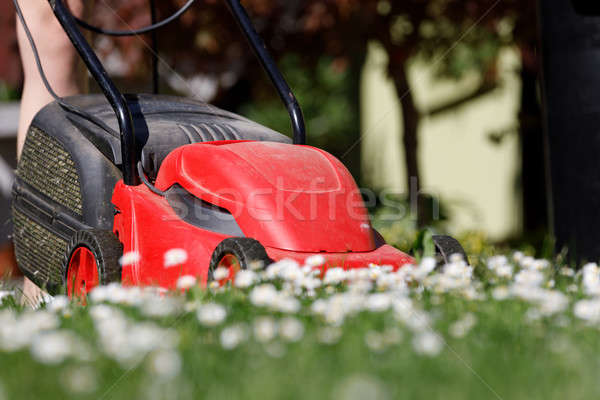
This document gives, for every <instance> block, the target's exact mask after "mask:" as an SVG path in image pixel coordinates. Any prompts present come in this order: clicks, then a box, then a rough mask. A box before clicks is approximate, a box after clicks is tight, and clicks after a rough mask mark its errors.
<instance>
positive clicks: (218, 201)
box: [12, 0, 464, 296]
mask: <svg viewBox="0 0 600 400" xmlns="http://www.w3.org/2000/svg"><path fill="white" fill-rule="evenodd" d="M193 1H194V0H190V1H189V2H188V3H186V5H185V6H184V8H182V9H181V10H180V11H179V12H178V13H177V14H176V15H174V16H171V17H169V18H168V19H167V20H163V21H161V22H158V23H154V24H153V25H152V26H150V27H147V28H144V29H140V30H137V31H129V32H128V33H133V34H137V33H147V32H150V31H151V30H153V29H158V28H160V27H161V26H164V25H165V24H166V23H167V22H170V21H171V20H173V19H174V18H175V17H177V16H179V15H181V13H182V12H183V11H185V9H186V8H187V7H189V6H190V5H191V4H192V3H193ZM226 2H227V5H228V7H229V8H230V10H231V11H232V14H233V16H234V17H235V19H236V20H237V22H238V25H239V26H240V28H241V30H242V32H243V33H244V34H245V36H246V38H247V39H248V41H249V43H250V45H251V47H252V48H253V50H254V52H255V53H256V55H257V56H258V58H259V60H260V62H261V63H262V65H263V67H264V69H265V70H266V72H267V73H268V76H269V77H270V79H271V81H272V82H273V84H274V86H275V88H276V90H277V91H278V93H279V95H280V97H281V99H282V101H283V103H284V105H285V106H286V107H287V109H288V111H289V114H290V118H291V123H292V128H293V140H290V138H288V137H287V136H285V135H283V134H280V133H278V132H275V131H273V130H271V129H269V128H267V127H264V126H261V125H259V124H257V123H255V122H252V121H250V120H248V119H246V118H243V117H241V116H239V115H235V114H233V113H230V112H226V111H223V110H220V109H218V108H216V107H214V106H211V105H208V104H205V103H202V102H199V101H196V100H192V99H187V98H179V97H170V96H161V95H155V94H130V95H123V94H121V93H120V92H119V90H118V89H117V88H116V86H115V84H114V83H113V81H112V80H111V79H110V78H109V77H108V75H107V73H106V71H105V70H104V68H103V66H102V64H101V63H100V61H99V60H98V58H97V56H96V54H95V53H94V51H93V50H92V49H91V47H90V45H89V44H88V43H87V41H86V39H85V37H84V36H83V35H82V33H81V31H80V30H79V28H78V27H77V23H78V22H79V23H80V25H82V24H83V26H87V27H88V28H91V29H92V30H96V31H97V32H100V33H107V32H106V31H103V30H102V29H100V28H97V27H93V26H90V25H88V24H86V23H84V22H82V21H77V20H76V19H75V18H74V17H73V15H72V14H71V13H70V11H69V10H68V8H67V7H66V6H65V4H64V2H63V0H50V5H51V7H52V9H53V11H54V14H55V15H56V17H57V19H58V20H59V22H60V24H61V25H62V27H63V29H64V30H65V32H66V33H67V35H68V37H69V38H70V40H71V41H72V43H73V45H74V46H75V48H76V50H77V52H78V53H79V55H80V56H81V58H82V59H83V61H84V62H85V65H86V66H87V69H88V70H89V72H90V74H91V76H92V78H93V79H95V81H96V82H97V83H98V85H99V87H100V88H101V90H102V92H103V94H102V95H99V94H96V95H83V96H73V97H68V98H60V97H58V96H55V101H54V102H52V103H50V104H49V105H47V106H46V107H44V108H43V109H42V110H41V111H40V112H39V113H38V114H37V115H36V116H35V118H34V120H33V122H32V123H31V126H30V128H29V131H28V134H27V138H26V141H25V145H24V149H23V152H22V154H21V157H20V160H19V164H18V168H17V177H16V180H15V184H14V188H13V202H12V212H13V218H14V243H15V248H16V256H17V261H18V265H19V267H20V269H21V270H22V272H23V273H24V274H25V275H26V276H27V277H28V278H29V279H31V280H32V281H33V282H35V283H36V284H37V285H39V286H41V287H44V288H46V289H47V290H48V291H50V292H57V291H59V290H61V288H62V289H63V290H64V289H66V291H67V293H68V294H69V295H70V296H73V295H85V294H86V293H87V292H89V291H90V290H91V289H93V288H94V287H95V286H97V285H99V284H107V283H109V282H113V281H121V282H123V284H127V285H157V286H160V287H164V288H174V287H175V286H176V282H177V280H178V278H179V277H181V276H183V275H193V276H196V277H198V279H199V281H200V282H202V283H203V284H206V283H207V282H209V281H210V280H211V279H213V271H215V270H216V269H217V268H219V267H224V268H228V269H229V271H230V278H232V277H233V276H234V274H235V272H236V271H238V270H240V269H245V268H248V267H249V265H251V264H252V263H253V262H260V263H263V265H266V264H268V263H271V262H273V261H278V260H282V259H286V258H287V259H292V260H296V261H298V262H300V263H303V262H304V261H305V260H306V259H307V258H308V257H310V256H315V255H319V256H322V260H323V261H324V262H323V265H324V268H326V267H328V266H342V267H344V268H358V267H366V266H368V265H369V264H370V263H374V264H380V265H381V264H386V265H392V266H394V267H395V268H399V267H401V266H402V265H405V264H407V263H412V262H414V260H413V258H412V257H410V256H409V255H407V254H405V253H403V252H401V251H399V250H397V249H395V248H394V247H392V246H390V245H387V244H385V241H384V240H383V238H382V237H381V235H379V234H378V233H377V232H376V231H375V230H374V229H373V228H372V226H371V223H370V220H369V216H368V213H367V210H366V208H365V206H364V203H363V200H362V197H361V194H360V191H359V189H358V187H357V185H356V183H355V182H354V180H353V178H352V176H351V175H350V173H349V172H348V170H347V169H346V168H345V167H344V165H343V164H342V163H341V162H340V161H339V160H337V159H336V158H335V157H333V156H332V155H330V154H328V153H327V152H325V151H323V150H320V149H317V148H314V147H310V146H306V145H305V137H306V135H305V126H304V120H303V116H302V111H301V109H300V106H299V104H298V102H297V101H296V98H295V97H294V95H293V93H292V91H291V89H290V88H289V86H288V84H287V83H286V81H285V79H284V78H283V76H282V74H281V73H280V71H279V70H278V69H277V66H276V64H275V62H274V60H273V59H272V57H271V55H270V54H269V52H268V50H267V48H266V46H265V45H264V43H263V42H262V40H261V39H260V37H259V36H258V34H257V33H256V31H255V29H254V27H253V26H252V23H251V22H250V19H249V17H248V15H247V13H246V11H245V9H244V8H243V6H242V5H241V4H240V2H239V0H226ZM15 5H16V6H17V14H18V16H19V18H21V21H22V22H23V25H24V26H25V27H26V23H25V21H23V19H22V13H20V10H19V8H18V2H17V1H15ZM26 33H27V34H28V37H29V40H30V42H31V44H32V48H33V50H34V53H36V54H35V56H36V60H37V61H38V67H39V68H40V73H41V74H42V76H44V75H43V69H42V68H41V66H40V65H39V58H38V57H37V51H36V49H35V44H34V43H33V40H32V38H31V35H30V34H29V32H28V30H27V29H26ZM109 33H110V32H109ZM112 33H113V34H126V33H127V32H126V33H123V32H112ZM46 86H47V87H48V90H49V91H50V92H51V93H53V92H52V89H51V88H50V87H49V85H46ZM434 242H435V244H436V247H437V249H438V253H439V254H440V256H441V257H442V258H443V259H444V260H447V258H448V257H449V256H450V255H451V254H453V253H460V254H462V255H464V251H463V249H462V248H461V247H460V244H459V243H458V242H457V241H456V240H454V239H452V238H450V237H447V236H439V237H435V238H434Z"/></svg>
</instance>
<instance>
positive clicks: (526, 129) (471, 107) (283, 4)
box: [0, 0, 548, 248]
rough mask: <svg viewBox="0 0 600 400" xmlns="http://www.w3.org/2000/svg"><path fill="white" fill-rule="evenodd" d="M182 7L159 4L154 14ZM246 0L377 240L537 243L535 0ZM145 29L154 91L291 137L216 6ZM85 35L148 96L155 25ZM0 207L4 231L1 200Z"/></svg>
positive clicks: (1, 85)
mask: <svg viewBox="0 0 600 400" xmlns="http://www.w3.org/2000/svg"><path fill="white" fill-rule="evenodd" d="M182 3H183V2H182V1H177V0H161V1H158V2H157V6H158V11H157V14H158V19H162V18H164V17H166V16H168V15H170V14H172V13H173V12H175V11H176V10H177V9H178V8H179V7H180V6H181V5H182ZM243 4H244V5H245V6H246V7H247V9H248V11H249V14H250V15H251V17H252V19H253V21H254V22H255V25H256V27H257V30H258V31H259V33H260V34H261V35H262V36H263V38H264V39H265V42H266V44H267V46H268V47H269V48H270V49H271V50H272V52H273V54H274V55H275V57H276V59H277V60H278V63H279V65H280V67H281V69H282V70H283V72H284V75H285V76H286V77H287V79H288V81H289V83H290V86H291V87H292V88H293V89H294V91H295V92H296V95H297V96H298V99H299V101H300V103H301V105H302V107H303V110H304V113H305V117H306V121H307V127H308V142H309V144H311V145H314V146H318V147H322V148H324V149H326V150H327V151H329V152H331V153H333V154H334V155H335V156H337V157H338V158H340V159H341V160H342V162H343V163H344V164H345V165H346V166H347V167H348V168H349V169H350V171H351V172H352V174H353V175H354V177H355V179H356V180H357V182H358V183H359V185H360V186H361V187H364V188H368V189H370V190H372V191H373V193H375V194H376V197H374V199H375V200H373V201H370V202H369V204H370V206H371V208H372V211H373V213H374V214H375V216H376V223H377V224H378V227H379V228H380V229H382V231H384V234H385V235H386V236H387V237H388V238H389V237H390V236H393V235H396V239H395V240H394V239H393V240H394V241H395V242H397V243H399V242H402V241H403V240H404V241H408V240H409V239H407V238H406V236H404V237H405V239H401V237H403V236H402V235H404V233H405V232H406V231H411V232H416V231H418V228H420V227H424V226H430V227H433V229H438V230H441V231H445V232H449V233H452V234H459V235H460V234H463V233H464V232H471V235H475V236H477V237H482V238H485V240H491V241H493V242H500V243H502V242H504V243H513V242H515V241H519V242H521V241H522V240H523V238H526V240H527V242H529V243H533V244H534V246H537V247H538V248H541V247H543V246H542V245H543V243H544V240H545V239H546V233H547V232H548V229H547V228H548V221H547V214H548V211H547V206H546V204H547V199H546V193H547V185H546V173H545V169H544V150H543V149H544V146H543V140H544V136H543V133H542V132H543V130H542V126H543V124H542V115H541V106H540V95H539V93H540V91H539V77H540V73H539V70H540V68H539V63H538V56H537V55H538V52H537V50H536V48H537V44H538V25H537V15H536V2H535V1H533V0H502V1H499V0H496V1H489V0H403V1H398V0H394V1H392V0H302V1H300V0H245V1H243ZM14 15H15V14H14V9H13V6H12V2H10V1H4V2H1V3H0V60H1V62H0V156H1V157H2V158H1V159H0V192H1V194H2V196H4V198H7V197H8V196H9V193H10V184H11V183H10V181H11V177H12V171H13V168H14V167H15V152H14V149H15V134H16V129H17V120H18V110H19V108H18V100H19V96H20V88H21V86H22V83H23V81H22V73H21V66H20V61H19V55H18V48H17V43H16V35H15V17H14ZM150 21H151V15H150V12H149V7H148V0H128V1H118V0H98V1H96V2H95V10H94V13H93V17H92V20H91V21H89V22H92V23H94V24H95V25H99V26H102V27H105V28H112V29H127V28H131V27H140V26H143V25H147V24H148V23H150ZM156 40H157V42H158V49H159V54H158V56H159V63H158V68H159V71H160V76H161V79H160V90H161V93H170V94H180V95H185V96H190V97H194V98H197V99H200V100H202V101H207V102H211V103H213V104H215V105H217V106H219V107H222V108H225V109H227V110H231V111H234V112H237V113H240V114H242V115H244V116H246V117H248V118H251V119H254V120H257V121H258V122H261V123H263V124H265V125H267V126H269V127H271V128H274V129H276V130H279V131H281V132H284V133H288V134H289V133H290V127H289V121H288V116H287V113H286V111H285V109H284V108H283V107H282V106H281V105H280V102H279V99H278V98H277V95H276V93H275V91H274V90H273V89H272V88H271V86H270V83H269V81H268V79H267V78H266V77H265V75H264V73H263V72H262V70H261V68H260V66H259V64H258V62H257V61H256V59H255V58H254V56H253V54H252V53H251V51H250V49H249V47H248V46H247V44H246V43H245V41H244V38H243V36H242V35H241V33H240V32H239V30H238V28H237V26H235V22H234V21H233V19H232V18H231V16H230V15H229V12H228V10H227V9H226V7H225V5H224V2H222V1H217V0H204V1H201V2H199V4H197V5H195V6H194V7H192V8H191V10H190V11H189V12H188V13H186V14H184V16H183V17H182V18H181V19H180V20H179V21H177V22H175V23H172V24H171V25H169V26H167V27H166V28H164V29H162V30H160V31H159V32H158V33H157V35H156ZM92 41H93V44H94V47H95V49H97V51H98V53H99V54H100V55H101V58H102V60H103V62H104V64H105V66H106V68H107V69H108V71H109V73H110V74H111V75H112V76H113V77H115V79H116V80H117V83H118V85H119V86H120V87H121V88H122V89H123V90H124V91H130V92H134V91H135V92H150V91H151V82H152V80H151V71H152V61H151V52H150V44H151V37H150V36H148V35H146V36H140V37H132V38H121V39H111V38H108V37H103V36H93V37H92ZM92 90H94V88H92ZM411 193H412V195H411ZM411 199H412V201H411ZM0 217H1V218H2V224H1V226H2V235H3V236H2V241H5V239H6V237H7V235H8V234H9V233H10V222H9V221H8V206H7V203H6V200H5V203H4V205H3V206H2V207H0ZM411 238H412V237H411ZM400 244H402V243H400Z"/></svg>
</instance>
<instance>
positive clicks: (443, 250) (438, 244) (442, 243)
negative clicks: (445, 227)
mask: <svg viewBox="0 0 600 400" xmlns="http://www.w3.org/2000/svg"><path fill="white" fill-rule="evenodd" d="M432 240H433V244H434V245H435V257H436V259H437V262H438V265H445V264H449V263H450V257H451V256H452V255H453V254H458V255H459V256H461V257H462V259H463V260H464V261H465V262H466V263H467V264H468V263H469V259H468V258H467V253H465V249H463V247H462V245H461V244H460V242H459V241H458V240H456V239H454V238H453V237H452V236H446V235H433V237H432Z"/></svg>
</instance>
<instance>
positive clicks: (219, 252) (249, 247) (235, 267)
mask: <svg viewBox="0 0 600 400" xmlns="http://www.w3.org/2000/svg"><path fill="white" fill-rule="evenodd" d="M272 262H273V260H271V259H270V258H269V256H268V255H267V251H266V250H265V248H264V246H263V245H262V244H260V242H259V241H258V240H255V239H252V238H245V237H232V238H227V239H225V240H223V241H222V242H221V243H219V245H218V246H217V247H216V248H215V251H214V252H213V255H212V257H211V259H210V265H209V269H208V282H212V281H214V280H215V276H214V273H215V271H216V270H217V269H218V268H226V269H228V270H229V275H228V277H227V278H225V279H219V282H223V281H225V282H227V281H232V280H233V278H234V277H235V274H236V273H237V272H238V271H240V270H242V269H248V268H249V267H250V265H251V264H252V263H261V264H262V266H263V267H266V266H267V265H269V264H271V263H272Z"/></svg>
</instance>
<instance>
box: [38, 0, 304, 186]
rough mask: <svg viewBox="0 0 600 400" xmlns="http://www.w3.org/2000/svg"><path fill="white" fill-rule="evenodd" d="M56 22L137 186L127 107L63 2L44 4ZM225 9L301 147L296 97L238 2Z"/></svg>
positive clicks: (128, 178)
mask: <svg viewBox="0 0 600 400" xmlns="http://www.w3.org/2000/svg"><path fill="white" fill-rule="evenodd" d="M48 1H49V3H50V6H51V7H52V10H53V11H54V14H55V15H56V18H57V19H58V21H59V22H60V24H61V25H62V27H63V29H64V30H65V32H66V33H67V35H68V37H69V39H70V40H71V42H72V43H73V45H74V46H75V49H76V50H77V52H78V53H79V55H80V56H81V58H82V59H83V62H84V63H85V65H86V66H87V68H88V70H89V71H90V74H91V75H92V77H93V78H94V80H96V82H97V83H98V85H99V86H100V88H101V89H102V92H103V93H104V95H105V96H106V98H107V99H108V102H109V103H110V105H111V107H112V108H113V110H114V111H115V114H116V116H117V121H118V123H119V130H120V133H121V157H122V160H123V165H122V170H123V182H124V183H125V184H126V185H138V184H140V178H139V176H138V175H137V174H136V164H137V157H138V156H137V151H136V147H135V132H134V128H133V120H132V117H131V111H130V110H129V106H128V105H127V101H126V100H125V97H123V94H121V92H120V91H119V89H117V87H116V86H115V84H114V82H113V81H112V80H111V79H110V77H109V76H108V74H107V72H106V70H105V69H104V67H103V66H102V63H101V62H100V60H99V59H98V57H97V56H96V53H94V50H93V49H92V48H91V47H90V45H89V43H88V42H87V41H86V39H85V37H84V36H83V35H82V34H81V32H80V31H79V29H78V28H77V23H76V21H75V18H74V17H73V15H72V14H71V12H70V11H69V9H68V8H67V7H66V6H65V4H64V3H63V0H48ZM226 1H227V5H228V6H229V9H230V10H231V12H232V14H233V16H234V17H235V19H236V21H237V23H238V24H239V26H240V28H241V30H242V32H243V33H244V35H245V36H246V39H248V42H249V43H250V45H251V47H252V49H253V50H254V53H255V54H256V56H257V57H258V59H259V60H260V62H261V64H262V66H263V68H264V69H265V71H266V72H267V75H268V76H269V78H270V79H271V82H272V83H273V85H274V86H275V88H276V89H277V92H278V93H279V96H280V97H281V100H282V101H283V103H284V105H285V106H286V108H287V110H288V113H289V114H290V120H291V123H292V131H293V134H294V144H305V143H306V127H305V125H304V117H303V116H302V110H301V108H300V105H299V104H298V100H296V96H294V93H292V90H291V89H290V87H289V85H288V84H287V82H286V81H285V78H284V77H283V75H282V74H281V71H279V69H278V68H277V64H276V63H275V61H274V60H273V58H272V57H271V55H270V54H269V51H268V50H267V47H266V46H265V44H264V42H263V41H262V39H261V38H260V36H259V35H258V33H257V32H256V30H255V29H254V27H253V26H252V22H251V21H250V18H249V17H248V14H247V13H246V10H245V9H244V7H243V6H242V5H241V4H240V1H239V0H226Z"/></svg>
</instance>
